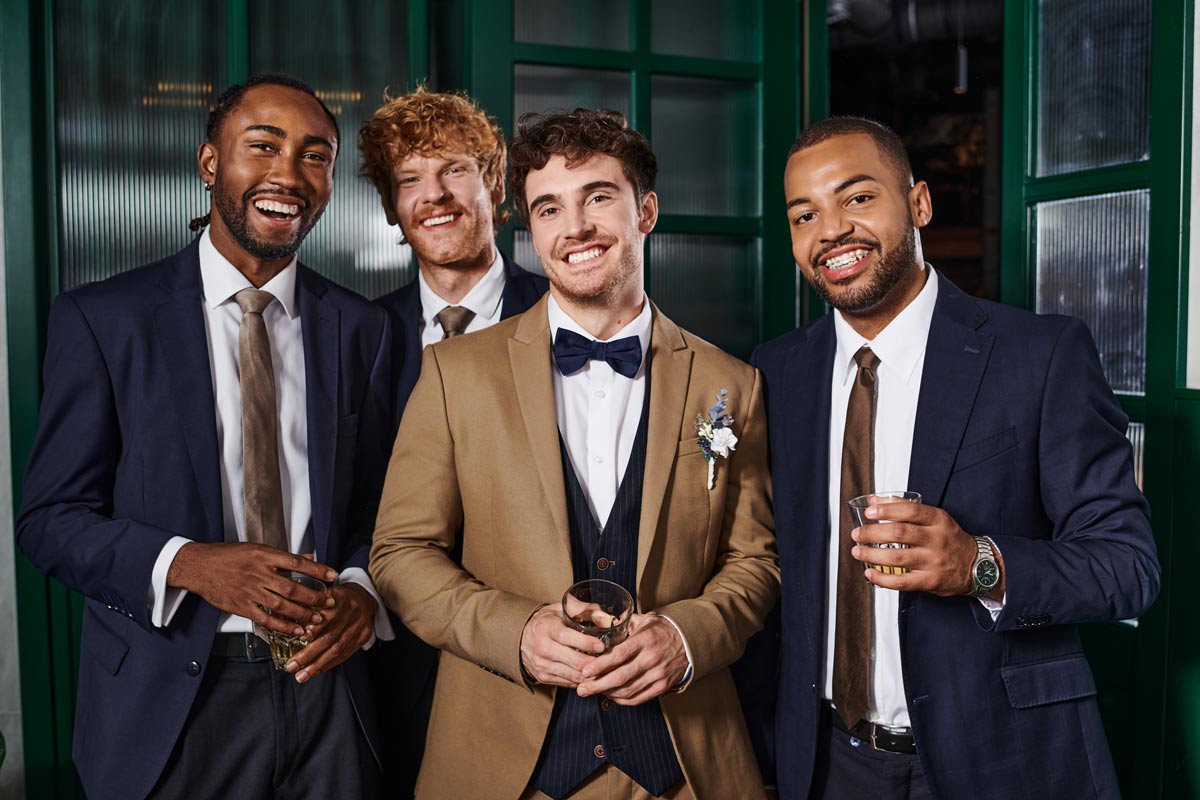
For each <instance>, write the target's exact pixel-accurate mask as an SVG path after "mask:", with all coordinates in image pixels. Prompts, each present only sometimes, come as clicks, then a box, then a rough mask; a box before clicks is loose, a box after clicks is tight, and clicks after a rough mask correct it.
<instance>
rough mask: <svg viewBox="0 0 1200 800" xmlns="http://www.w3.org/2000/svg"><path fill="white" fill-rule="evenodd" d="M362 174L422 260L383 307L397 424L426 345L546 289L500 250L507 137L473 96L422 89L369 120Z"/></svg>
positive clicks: (521, 307)
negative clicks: (392, 354) (388, 321)
mask: <svg viewBox="0 0 1200 800" xmlns="http://www.w3.org/2000/svg"><path fill="white" fill-rule="evenodd" d="M358 147H359V150H361V151H362V154H363V165H362V169H361V170H360V174H361V175H362V176H363V177H365V178H367V179H369V180H370V181H371V183H373V184H374V185H375V188H376V189H377V190H378V191H379V197H380V199H381V200H382V201H383V209H384V211H385V212H386V213H387V220H388V222H389V223H390V224H392V225H399V226H400V232H401V235H402V237H403V238H402V239H401V241H402V242H404V243H407V244H408V245H409V246H411V247H412V249H413V253H414V254H415V255H416V257H417V266H418V272H417V278H416V280H414V281H412V282H410V283H409V284H408V285H407V286H404V287H402V288H400V289H398V290H396V291H395V292H392V293H391V294H388V295H385V296H384V297H381V298H379V301H378V302H379V303H380V304H381V305H383V306H384V307H385V308H387V309H388V310H390V311H391V312H392V313H393V315H394V316H393V321H394V322H395V323H397V324H396V326H395V333H396V352H397V355H398V358H399V359H400V363H398V364H397V371H396V375H397V376H398V378H397V387H396V392H397V397H396V400H397V403H396V420H395V421H396V424H397V425H399V424H400V415H401V413H403V411H404V405H405V402H406V401H407V400H408V395H409V394H410V393H411V392H412V388H413V385H414V384H415V383H416V382H417V376H418V375H419V374H420V371H421V350H422V349H423V348H424V347H426V346H428V345H430V344H433V343H434V342H437V341H440V340H442V339H447V338H450V337H452V336H457V335H458V334H460V333H471V332H473V331H477V330H483V329H484V328H486V327H488V326H490V325H494V324H495V323H497V322H499V321H500V320H502V319H507V318H508V317H511V316H512V315H514V314H520V313H521V312H522V311H525V310H526V309H527V308H529V307H530V306H532V305H533V304H534V303H535V302H537V300H538V299H539V298H540V297H541V296H542V295H543V294H545V293H546V289H547V287H548V284H547V282H546V279H545V278H543V277H542V276H540V275H535V274H533V273H530V272H526V271H525V270H524V269H522V268H521V267H520V266H518V265H517V264H516V262H514V261H513V260H512V259H510V258H509V257H508V256H506V255H504V254H503V253H501V252H500V251H499V250H498V249H497V247H496V241H495V236H496V231H497V230H498V229H499V228H500V226H501V225H503V224H504V223H505V222H507V221H508V218H509V216H510V214H509V212H508V211H506V210H502V206H503V204H504V177H505V154H506V148H505V144H504V134H503V132H502V131H501V130H500V126H499V125H497V124H496V120H495V119H494V118H493V117H491V116H490V115H489V114H487V112H485V111H484V110H483V109H481V108H480V107H479V106H478V105H477V104H476V103H475V102H474V101H473V100H472V99H471V98H470V97H467V96H466V95H464V94H457V93H450V92H441V93H439V92H430V91H429V90H428V89H426V88H425V87H423V86H418V87H417V88H416V90H414V91H412V92H410V93H408V94H406V95H403V96H401V97H397V98H395V99H391V100H388V101H387V102H386V103H385V104H384V105H383V106H382V107H381V108H380V109H379V110H378V111H376V112H375V114H374V115H373V116H372V117H371V119H369V120H367V122H366V123H364V124H363V127H362V131H361V132H360V133H359V137H358Z"/></svg>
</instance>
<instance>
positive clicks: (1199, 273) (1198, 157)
mask: <svg viewBox="0 0 1200 800" xmlns="http://www.w3.org/2000/svg"><path fill="white" fill-rule="evenodd" d="M1193 31H1194V34H1193V35H1194V37H1195V38H1194V41H1193V49H1192V52H1193V53H1195V52H1196V50H1195V46H1196V45H1200V9H1198V11H1197V19H1196V20H1195V23H1194V24H1193ZM1192 86H1194V87H1195V86H1200V58H1193V59H1192ZM1190 147H1191V163H1192V178H1191V179H1192V194H1191V196H1192V198H1200V103H1196V102H1193V103H1192V138H1191V144H1190ZM1190 210H1191V217H1192V226H1191V236H1189V237H1188V282H1187V287H1188V288H1187V295H1186V297H1184V298H1181V299H1182V301H1183V303H1184V306H1183V308H1184V313H1185V314H1186V319H1187V342H1186V344H1185V347H1186V348H1187V349H1186V350H1185V351H1184V353H1185V354H1186V355H1187V374H1186V375H1185V380H1186V385H1187V387H1188V388H1189V389H1200V201H1197V200H1196V199H1193V200H1192V202H1191V209H1190Z"/></svg>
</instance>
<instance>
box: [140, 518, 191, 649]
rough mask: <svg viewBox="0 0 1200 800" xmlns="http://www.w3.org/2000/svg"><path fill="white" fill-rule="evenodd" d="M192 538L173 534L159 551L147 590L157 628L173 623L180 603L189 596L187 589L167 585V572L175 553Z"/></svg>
mask: <svg viewBox="0 0 1200 800" xmlns="http://www.w3.org/2000/svg"><path fill="white" fill-rule="evenodd" d="M191 543H192V540H191V539H185V538H184V537H182V536H172V537H171V538H170V539H168V540H167V543H166V544H164V545H163V549H162V550H159V551H158V558H157V559H156V560H155V562H154V569H152V570H151V571H150V588H149V589H148V590H146V608H148V609H149V610H150V624H151V625H153V626H154V627H156V628H165V627H167V626H168V625H170V624H171V618H172V617H174V616H175V612H176V611H178V610H179V604H180V603H182V602H183V598H185V597H187V589H180V588H178V587H176V586H167V573H168V572H170V571H171V564H172V563H174V561H175V555H176V554H177V553H178V552H179V551H180V549H181V548H182V547H183V546H184V545H185V544H191Z"/></svg>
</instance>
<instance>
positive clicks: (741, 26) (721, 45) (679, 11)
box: [650, 0, 762, 61]
mask: <svg viewBox="0 0 1200 800" xmlns="http://www.w3.org/2000/svg"><path fill="white" fill-rule="evenodd" d="M650 14H651V23H650V49H652V50H653V51H654V52H656V53H664V54H667V55H676V56H697V57H700V58H723V59H730V60H734V61H757V60H758V52H759V45H758V42H759V37H760V34H761V27H762V26H761V19H762V4H761V3H760V2H757V0H752V1H751V2H749V3H745V2H738V1H737V0H653V2H652V4H651V10H650Z"/></svg>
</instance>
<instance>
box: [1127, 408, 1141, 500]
mask: <svg viewBox="0 0 1200 800" xmlns="http://www.w3.org/2000/svg"><path fill="white" fill-rule="evenodd" d="M1125 437H1126V438H1127V439H1129V444H1130V445H1132V447H1133V479H1134V480H1135V481H1137V485H1138V488H1139V489H1141V490H1142V491H1143V492H1145V491H1146V487H1145V485H1144V484H1143V483H1142V462H1143V461H1144V459H1145V452H1146V426H1145V425H1143V424H1142V423H1140V422H1131V423H1129V430H1127V431H1125Z"/></svg>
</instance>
